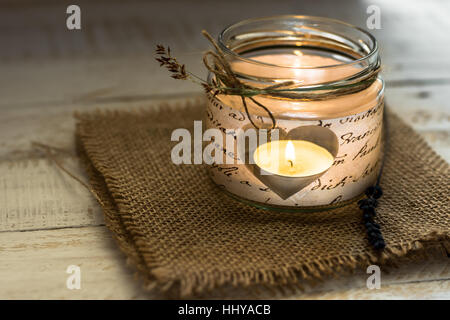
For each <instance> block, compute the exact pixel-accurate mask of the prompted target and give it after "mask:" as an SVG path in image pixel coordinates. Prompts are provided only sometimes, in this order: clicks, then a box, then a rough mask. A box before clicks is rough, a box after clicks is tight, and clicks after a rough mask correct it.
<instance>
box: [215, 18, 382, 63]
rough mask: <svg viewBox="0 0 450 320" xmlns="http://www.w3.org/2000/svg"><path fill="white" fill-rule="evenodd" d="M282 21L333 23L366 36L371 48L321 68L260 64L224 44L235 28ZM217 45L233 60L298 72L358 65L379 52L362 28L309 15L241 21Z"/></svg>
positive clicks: (225, 32)
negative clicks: (346, 60)
mask: <svg viewBox="0 0 450 320" xmlns="http://www.w3.org/2000/svg"><path fill="white" fill-rule="evenodd" d="M283 19H285V20H287V19H299V20H302V19H303V20H314V21H317V22H328V23H333V24H337V25H340V26H345V27H348V28H350V29H353V30H355V31H358V32H360V33H361V34H363V35H364V36H367V37H368V38H369V39H370V41H371V42H372V46H371V48H370V51H369V52H368V53H367V54H365V55H364V56H362V57H361V58H358V59H354V60H351V61H348V62H344V61H343V62H342V63H337V64H332V65H323V66H322V65H321V66H286V65H278V64H271V63H267V62H262V61H258V60H255V59H251V58H246V57H243V56H242V55H241V54H239V53H237V52H236V51H234V50H232V49H230V48H229V47H228V46H227V44H226V43H225V36H226V35H227V33H229V32H231V31H233V29H235V28H237V27H240V26H245V25H249V24H251V23H254V22H261V21H270V20H273V21H276V20H280V21H281V20H283ZM319 30H320V27H319ZM218 45H219V47H220V48H221V50H223V51H224V53H226V54H228V55H231V56H233V58H234V59H237V60H241V61H243V62H246V63H251V64H255V65H261V66H265V67H276V68H286V69H299V70H302V69H325V68H335V67H342V66H351V65H355V64H359V63H362V62H365V61H368V60H370V59H371V58H372V57H373V56H374V55H377V54H378V51H379V47H378V42H377V40H376V38H375V37H374V36H373V35H372V34H371V33H370V32H368V31H366V30H364V29H362V28H359V27H357V26H355V25H353V24H350V23H347V22H343V21H341V20H338V19H332V18H325V17H318V16H309V15H276V16H268V17H261V18H252V19H246V20H242V21H240V22H238V23H234V24H231V25H229V26H228V27H226V28H225V29H224V30H223V31H222V32H221V33H220V34H219V36H218ZM369 65H370V64H369Z"/></svg>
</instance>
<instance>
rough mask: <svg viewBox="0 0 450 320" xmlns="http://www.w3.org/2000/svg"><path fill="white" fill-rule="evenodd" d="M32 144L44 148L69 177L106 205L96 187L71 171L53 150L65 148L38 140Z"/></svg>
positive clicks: (102, 204) (58, 150) (101, 203)
mask: <svg viewBox="0 0 450 320" xmlns="http://www.w3.org/2000/svg"><path fill="white" fill-rule="evenodd" d="M31 145H32V146H33V147H35V148H38V149H40V150H43V151H44V152H45V154H46V156H47V158H48V159H50V160H51V161H53V163H54V164H56V166H57V167H58V168H59V169H61V170H62V171H63V172H65V173H66V174H67V175H68V176H69V177H71V178H72V179H74V180H75V181H77V182H78V183H79V184H80V185H82V186H83V187H84V188H86V190H88V191H89V192H90V193H91V194H92V195H93V196H94V197H95V199H96V200H97V201H98V203H99V204H100V205H101V206H102V207H104V206H105V204H104V203H103V201H102V199H101V198H100V197H99V195H98V194H97V193H96V192H95V191H94V189H92V188H91V187H90V186H89V185H88V184H87V183H86V182H84V181H83V180H82V179H80V178H79V177H77V176H76V175H75V174H74V173H72V172H70V170H68V169H67V168H66V167H64V165H63V164H62V163H61V162H60V161H59V159H58V158H57V157H56V156H55V155H54V154H53V152H52V151H55V152H57V153H62V152H63V150H62V149H60V148H56V147H52V146H49V145H47V144H44V143H40V142H36V141H32V142H31Z"/></svg>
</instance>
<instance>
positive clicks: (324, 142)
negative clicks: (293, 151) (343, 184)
mask: <svg viewBox="0 0 450 320" xmlns="http://www.w3.org/2000/svg"><path fill="white" fill-rule="evenodd" d="M250 128H253V127H247V128H242V129H243V132H245V131H246V130H247V129H250ZM261 129H265V128H261ZM275 129H278V133H279V134H278V137H276V136H275V137H274V135H273V134H272V135H271V134H268V136H267V140H266V141H262V142H261V141H258V143H257V144H256V145H252V144H250V145H249V146H248V145H246V148H245V149H244V150H245V157H244V159H246V160H245V165H246V167H247V169H248V170H249V171H250V172H251V173H252V174H253V175H254V176H255V177H256V178H257V179H258V180H259V181H261V182H262V183H263V184H264V185H265V186H267V187H269V188H270V189H271V190H272V191H273V192H274V193H276V194H277V195H278V196H279V197H280V198H281V199H283V200H286V199H288V198H289V197H291V196H292V195H294V194H296V193H297V192H299V191H301V190H302V189H304V188H305V187H306V186H308V185H309V184H311V183H312V182H313V181H315V180H317V179H318V178H320V177H321V176H322V175H323V174H324V173H325V172H327V171H328V170H329V168H330V167H331V165H330V166H329V167H327V169H326V170H323V171H321V172H319V173H317V174H312V175H307V176H286V175H281V174H275V173H270V172H268V171H266V170H264V169H263V168H261V167H259V166H258V165H257V164H256V161H255V159H254V153H255V150H256V148H258V147H259V146H260V145H262V144H264V143H268V142H272V141H274V140H291V141H295V140H302V141H307V142H310V143H312V144H315V145H317V146H319V147H322V148H324V149H325V150H327V151H328V152H329V153H330V154H331V155H332V157H333V160H334V159H335V158H336V156H337V154H338V150H339V141H338V138H337V136H336V134H335V133H334V132H333V131H331V130H330V129H328V128H325V127H321V126H314V125H307V126H299V127H296V128H294V129H291V130H290V131H289V132H287V133H286V132H285V131H284V130H283V129H281V128H275ZM266 130H267V129H266ZM257 136H258V137H259V134H257ZM277 138H278V139H277Z"/></svg>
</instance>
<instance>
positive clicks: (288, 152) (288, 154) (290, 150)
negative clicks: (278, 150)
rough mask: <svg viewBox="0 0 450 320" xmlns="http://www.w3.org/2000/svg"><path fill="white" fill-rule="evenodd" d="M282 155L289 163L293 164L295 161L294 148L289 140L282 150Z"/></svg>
mask: <svg viewBox="0 0 450 320" xmlns="http://www.w3.org/2000/svg"><path fill="white" fill-rule="evenodd" d="M284 157H285V158H286V160H287V161H289V162H291V164H293V163H294V161H295V149H294V145H293V143H292V141H291V140H289V141H288V143H287V145H286V149H285V150H284Z"/></svg>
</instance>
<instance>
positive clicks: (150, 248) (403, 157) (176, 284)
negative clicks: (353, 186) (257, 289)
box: [77, 103, 450, 296]
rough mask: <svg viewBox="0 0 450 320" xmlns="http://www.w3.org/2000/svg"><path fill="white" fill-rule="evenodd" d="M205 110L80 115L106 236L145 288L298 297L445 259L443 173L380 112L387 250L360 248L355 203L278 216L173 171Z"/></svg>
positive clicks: (82, 147)
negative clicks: (176, 144)
mask: <svg viewBox="0 0 450 320" xmlns="http://www.w3.org/2000/svg"><path fill="white" fill-rule="evenodd" d="M203 110H204V105H203V103H196V104H187V105H186V106H184V107H179V108H169V106H164V105H163V106H160V107H159V109H158V110H156V111H155V110H154V108H152V109H148V110H140V111H129V112H127V111H120V112H118V111H110V112H93V113H85V114H80V115H78V125H77V138H78V139H77V141H78V146H79V151H80V154H81V156H82V157H83V159H84V160H85V161H84V163H85V164H86V169H87V172H88V175H89V178H90V182H91V185H92V188H93V190H94V191H95V193H96V194H97V195H98V196H99V197H100V199H101V202H102V206H103V209H104V213H105V218H106V222H107V226H108V227H109V229H110V230H111V231H112V232H113V234H114V236H115V238H116V239H117V243H118V244H119V246H120V248H121V249H122V251H123V252H124V253H125V254H126V255H127V257H128V258H129V260H130V261H131V262H132V264H133V265H134V266H135V267H136V268H137V269H138V270H139V272H140V274H141V275H142V276H143V278H144V280H145V284H146V286H147V287H148V288H157V289H159V290H170V291H171V292H175V293H176V294H179V295H181V296H187V295H191V294H195V293H204V292H206V291H207V290H211V289H214V288H217V287H222V286H225V285H235V286H239V287H250V288H251V287H254V286H253V285H256V284H258V285H268V286H270V287H273V288H277V287H278V288H280V287H286V286H296V287H301V286H302V284H304V283H305V281H308V280H311V279H324V278H326V277H327V276H328V275H331V274H342V273H344V272H348V271H352V270H354V269H355V268H358V267H363V266H366V265H369V264H374V263H376V264H386V263H398V262H401V261H402V260H403V259H406V258H409V259H420V258H425V256H426V254H436V253H440V254H448V251H449V243H450V237H449V231H450V213H449V204H450V197H449V182H450V179H449V165H448V164H447V163H446V162H445V161H444V160H443V159H441V158H440V157H439V156H438V155H436V154H435V153H434V151H433V150H432V149H431V148H430V147H429V146H428V145H427V144H426V143H425V142H424V140H423V139H422V138H421V137H420V136H419V135H418V134H416V133H415V132H414V131H413V130H412V129H411V128H410V127H409V126H407V125H406V124H405V123H404V122H403V121H402V120H401V119H399V118H398V117H397V116H395V115H394V114H392V113H390V112H388V113H387V116H388V118H389V123H390V125H389V143H390V149H389V152H388V154H387V156H386V165H385V171H384V174H383V178H382V187H383V189H384V196H383V197H382V198H381V199H380V206H379V208H378V209H377V212H378V215H377V218H376V220H377V222H379V224H380V225H381V227H382V231H383V234H384V237H385V240H386V244H387V248H386V249H385V250H384V252H383V253H378V252H376V251H374V250H373V249H372V248H371V247H370V246H369V244H368V241H367V238H366V233H365V229H364V226H363V224H362V213H361V211H360V210H359V208H358V207H357V206H356V204H351V205H348V206H346V207H343V208H340V209H335V210H332V211H326V212H317V213H277V212H270V211H264V210H261V209H257V208H254V207H250V206H247V205H245V204H243V203H240V202H238V201H236V200H234V199H232V198H230V197H229V196H227V195H226V194H224V193H222V192H221V191H220V190H219V189H218V188H217V187H216V186H215V185H214V184H213V183H212V182H211V181H210V179H209V177H208V175H207V173H206V171H205V168H204V167H203V166H201V165H180V166H177V165H174V164H172V162H171V159H170V151H171V148H172V146H173V143H172V142H171V141H170V135H171V132H172V130H173V129H175V128H188V129H189V128H192V127H193V121H194V120H202V119H203Z"/></svg>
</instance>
